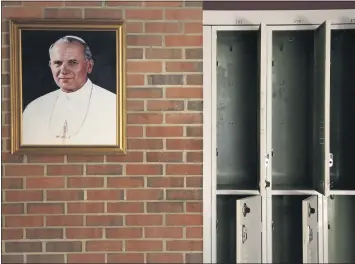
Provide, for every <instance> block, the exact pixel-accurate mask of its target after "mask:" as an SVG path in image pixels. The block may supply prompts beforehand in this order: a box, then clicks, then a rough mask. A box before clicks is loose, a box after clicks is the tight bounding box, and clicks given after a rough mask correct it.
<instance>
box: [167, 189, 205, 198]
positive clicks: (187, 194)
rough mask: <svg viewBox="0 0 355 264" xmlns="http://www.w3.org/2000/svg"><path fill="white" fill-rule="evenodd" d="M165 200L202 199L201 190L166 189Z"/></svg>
mask: <svg viewBox="0 0 355 264" xmlns="http://www.w3.org/2000/svg"><path fill="white" fill-rule="evenodd" d="M166 199H167V200H202V191H201V190H167V191H166Z"/></svg>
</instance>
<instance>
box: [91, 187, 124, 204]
mask: <svg viewBox="0 0 355 264" xmlns="http://www.w3.org/2000/svg"><path fill="white" fill-rule="evenodd" d="M122 199H123V191H122V190H118V189H114V190H108V189H104V190H88V191H87V200H103V201H109V200H122Z"/></svg>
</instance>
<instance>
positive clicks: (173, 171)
mask: <svg viewBox="0 0 355 264" xmlns="http://www.w3.org/2000/svg"><path fill="white" fill-rule="evenodd" d="M166 174H167V175H202V165H197V164H168V165H166Z"/></svg>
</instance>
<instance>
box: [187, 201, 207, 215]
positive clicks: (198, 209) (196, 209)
mask: <svg viewBox="0 0 355 264" xmlns="http://www.w3.org/2000/svg"><path fill="white" fill-rule="evenodd" d="M202 211H203V204H202V202H187V203H186V212H188V213H202Z"/></svg>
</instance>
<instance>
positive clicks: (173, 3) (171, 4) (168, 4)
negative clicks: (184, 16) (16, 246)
mask: <svg viewBox="0 0 355 264" xmlns="http://www.w3.org/2000/svg"><path fill="white" fill-rule="evenodd" d="M144 5H145V6H149V7H181V6H182V5H183V4H182V1H144Z"/></svg>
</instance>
